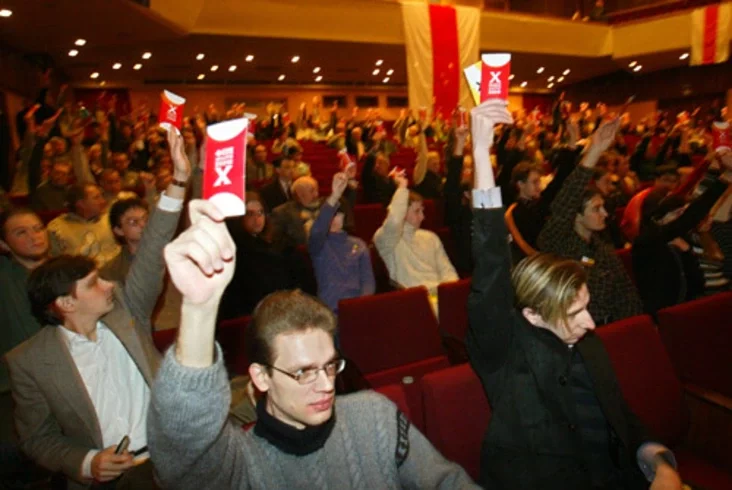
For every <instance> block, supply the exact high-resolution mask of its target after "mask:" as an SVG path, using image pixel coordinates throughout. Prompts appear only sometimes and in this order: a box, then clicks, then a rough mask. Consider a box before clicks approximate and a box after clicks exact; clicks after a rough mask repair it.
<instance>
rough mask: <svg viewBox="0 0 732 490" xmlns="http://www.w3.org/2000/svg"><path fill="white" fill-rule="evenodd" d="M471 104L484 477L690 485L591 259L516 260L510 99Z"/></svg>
mask: <svg viewBox="0 0 732 490" xmlns="http://www.w3.org/2000/svg"><path fill="white" fill-rule="evenodd" d="M473 111H474V113H473V125H472V131H473V141H474V145H475V147H474V155H475V156H474V159H475V171H476V184H475V187H476V189H475V190H474V191H473V205H474V210H473V212H474V217H475V218H474V220H475V221H474V235H473V248H474V250H475V253H474V256H475V263H476V264H475V271H474V274H473V286H472V292H471V295H470V298H469V300H468V318H469V330H468V334H467V348H468V354H469V356H470V362H471V364H472V366H473V369H474V370H475V372H476V373H477V374H478V376H479V377H480V378H481V381H482V384H483V387H484V389H485V393H486V396H487V398H488V400H490V401H491V405H492V407H491V408H492V415H491V421H490V425H489V427H488V430H487V432H486V434H485V439H484V442H483V449H482V452H481V478H480V479H481V481H480V483H481V484H482V485H483V487H484V488H487V489H490V488H505V489H522V490H531V489H536V490H539V489H541V490H547V489H548V490H554V489H556V490H559V489H562V490H567V489H571V490H587V489H591V488H603V489H620V488H623V489H638V490H640V489H645V488H648V482H647V481H645V480H648V481H652V482H653V485H652V487H651V488H654V489H656V488H658V489H660V488H664V489H673V490H681V481H680V479H679V475H678V473H677V472H676V470H675V458H674V456H673V453H671V451H669V450H668V449H667V448H665V447H664V446H663V445H661V444H659V443H656V442H652V440H650V439H649V438H648V436H647V435H646V431H645V429H644V428H643V426H642V425H641V423H640V421H639V420H638V418H637V417H636V416H635V415H634V414H633V413H632V412H631V410H630V408H629V407H628V406H627V404H626V402H625V400H624V399H623V397H622V395H621V391H620V387H619V384H618V381H617V379H616V377H615V374H614V372H613V367H612V364H611V363H610V359H609V357H608V354H607V352H606V351H605V348H604V347H603V344H602V342H601V341H600V339H599V338H598V337H597V336H596V335H595V334H594V332H593V330H594V328H595V323H594V321H593V318H592V316H591V314H590V312H589V311H588V309H587V308H588V302H590V295H591V294H592V293H593V290H592V289H588V285H589V284H588V273H587V271H586V269H585V267H583V265H582V264H580V263H579V262H575V261H573V260H568V259H561V258H559V257H556V256H553V255H550V254H543V253H540V254H536V255H533V256H531V257H528V258H526V259H524V260H523V261H522V262H521V263H519V265H518V266H517V267H516V268H514V269H513V271H512V270H511V260H510V256H509V254H508V248H507V247H506V233H507V231H506V227H505V222H504V217H503V208H502V204H501V191H500V188H499V187H496V186H495V184H494V181H493V176H492V169H491V166H490V162H489V160H488V151H489V149H490V146H491V144H492V132H493V131H492V128H493V125H494V124H497V123H507V122H510V121H511V116H510V114H509V113H508V111H506V109H505V103H504V102H502V101H488V102H487V103H483V104H481V105H480V106H479V107H477V108H476V109H474V110H473ZM476 112H477V114H476ZM600 132H601V133H602V132H603V129H602V128H601V129H600ZM598 143H599V142H598V141H596V142H595V145H597V144H598ZM586 170H588V169H585V168H583V169H582V170H580V171H581V172H584V173H587V174H588V177H589V172H587V171H586ZM571 178H572V177H570V179H571ZM568 184H569V182H568ZM557 199H559V198H557ZM590 273H591V272H590ZM557 380H559V381H557ZM171 410H172V408H171ZM644 477H645V478H644Z"/></svg>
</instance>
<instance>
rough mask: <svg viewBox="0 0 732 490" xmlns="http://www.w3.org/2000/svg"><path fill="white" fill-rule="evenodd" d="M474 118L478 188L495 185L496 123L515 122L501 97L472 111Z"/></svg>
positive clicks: (473, 132) (472, 117)
mask: <svg viewBox="0 0 732 490" xmlns="http://www.w3.org/2000/svg"><path fill="white" fill-rule="evenodd" d="M470 117H471V119H472V127H471V130H472V142H473V163H474V168H475V185H476V187H477V188H478V189H489V188H492V187H495V179H494V176H493V168H492V167H491V159H490V149H491V146H493V128H494V126H495V125H496V124H513V116H511V113H510V112H508V108H507V104H506V102H505V101H503V100H500V99H492V100H487V101H485V102H483V103H482V104H480V105H479V106H478V107H475V108H474V109H473V110H471V111H470Z"/></svg>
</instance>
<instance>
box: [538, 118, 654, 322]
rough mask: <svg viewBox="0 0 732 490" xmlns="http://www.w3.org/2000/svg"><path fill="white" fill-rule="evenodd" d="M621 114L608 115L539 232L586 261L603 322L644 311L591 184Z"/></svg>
mask: <svg viewBox="0 0 732 490" xmlns="http://www.w3.org/2000/svg"><path fill="white" fill-rule="evenodd" d="M618 126H619V120H618V119H615V120H612V121H606V122H605V123H603V124H602V125H601V126H600V128H599V129H598V130H597V131H596V132H595V133H594V134H593V136H592V141H591V144H590V147H589V150H588V151H587V152H586V153H585V156H584V158H583V159H582V161H581V163H580V165H578V166H577V167H576V168H575V169H574V170H573V171H572V173H571V174H570V175H569V177H567V180H566V181H565V182H564V185H563V186H562V188H561V190H560V191H559V193H558V194H557V197H556V199H554V203H553V204H552V209H551V211H552V215H551V217H550V218H549V221H547V223H546V224H545V225H544V228H543V229H542V230H541V233H540V234H539V242H538V243H539V249H540V250H541V251H542V252H551V253H555V254H557V255H559V256H561V257H565V258H568V259H573V260H577V261H579V262H581V263H582V264H583V265H584V266H585V267H587V269H588V279H587V285H588V288H589V289H590V290H591V291H592V303H590V306H589V310H590V313H591V314H592V317H593V318H594V319H595V322H597V324H598V325H605V324H607V323H610V322H613V321H617V320H622V319H623V318H627V317H630V316H633V315H637V314H639V313H641V312H642V310H643V308H642V305H641V301H640V298H639V296H638V291H637V290H636V289H635V286H634V285H633V282H632V281H631V279H630V277H629V276H628V273H627V271H626V270H625V267H624V266H623V264H622V262H621V261H620V259H619V258H618V257H617V255H616V254H615V250H614V249H613V247H612V245H610V244H608V243H607V242H605V241H604V240H603V239H602V238H601V237H600V233H601V232H602V231H603V230H604V229H605V227H606V219H607V216H608V213H607V211H605V208H604V200H603V197H602V193H601V192H600V191H599V190H598V189H597V188H596V187H588V184H589V183H590V181H591V179H592V176H593V171H594V167H595V164H596V163H597V162H598V160H599V159H600V157H601V156H602V154H603V153H604V152H605V151H606V150H607V148H608V147H609V146H610V145H611V144H612V142H613V141H614V140H615V133H616V131H617V128H618Z"/></svg>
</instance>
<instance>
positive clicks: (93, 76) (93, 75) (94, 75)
mask: <svg viewBox="0 0 732 490" xmlns="http://www.w3.org/2000/svg"><path fill="white" fill-rule="evenodd" d="M89 78H99V72H98V71H95V72H94V73H92V74H91V75H89Z"/></svg>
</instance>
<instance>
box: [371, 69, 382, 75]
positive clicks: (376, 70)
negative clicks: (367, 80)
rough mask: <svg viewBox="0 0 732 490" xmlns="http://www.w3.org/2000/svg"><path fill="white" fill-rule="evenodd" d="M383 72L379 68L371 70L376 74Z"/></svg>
mask: <svg viewBox="0 0 732 490" xmlns="http://www.w3.org/2000/svg"><path fill="white" fill-rule="evenodd" d="M380 72H381V70H379V69H378V68H377V69H375V70H374V71H372V72H371V74H372V75H374V76H376V75H378V74H379V73H380Z"/></svg>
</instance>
